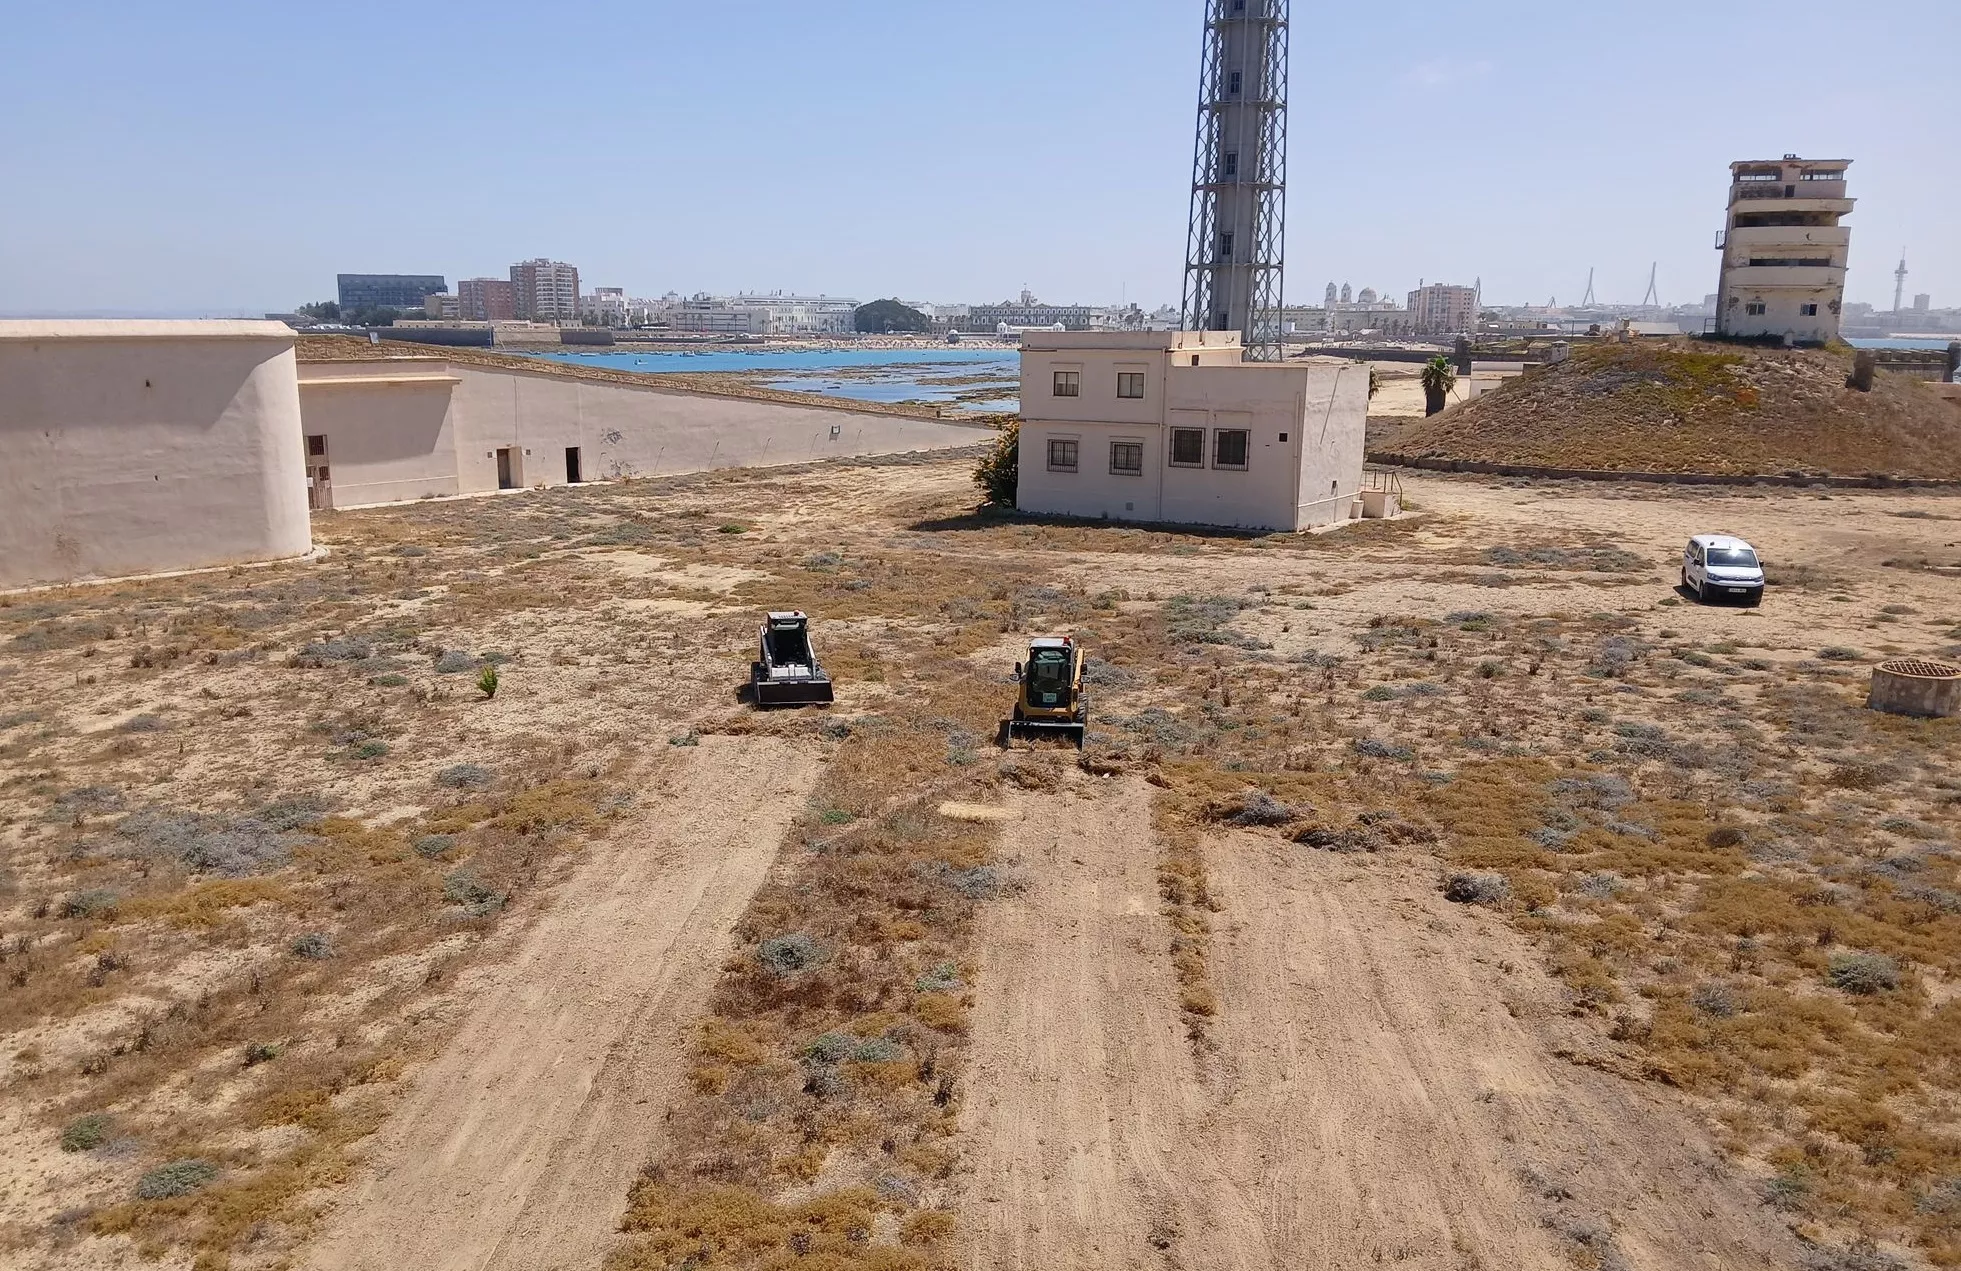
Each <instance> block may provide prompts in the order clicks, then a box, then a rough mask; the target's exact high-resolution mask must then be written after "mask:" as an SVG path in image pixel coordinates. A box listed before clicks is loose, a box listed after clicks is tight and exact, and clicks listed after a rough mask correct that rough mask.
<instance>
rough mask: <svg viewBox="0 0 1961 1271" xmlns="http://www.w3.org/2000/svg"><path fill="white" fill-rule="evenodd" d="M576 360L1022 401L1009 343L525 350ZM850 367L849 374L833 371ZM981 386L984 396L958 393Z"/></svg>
mask: <svg viewBox="0 0 1961 1271" xmlns="http://www.w3.org/2000/svg"><path fill="white" fill-rule="evenodd" d="M528 356H532V357H544V358H550V359H551V360H552V361H554V362H569V363H571V364H572V365H574V366H605V367H611V368H612V369H614V370H619V371H640V372H644V373H650V374H655V375H658V374H661V373H662V372H675V371H688V372H694V373H696V374H707V373H718V374H719V373H736V374H743V375H748V376H750V377H752V378H753V379H754V380H755V382H756V383H758V384H761V385H763V386H765V387H768V388H778V389H788V390H791V391H794V392H799V393H821V394H823V395H824V396H826V397H849V398H851V399H853V400H855V401H861V402H909V401H911V402H945V403H948V404H955V405H957V406H958V407H959V408H960V409H962V410H969V411H1013V410H1018V409H1020V405H1021V403H1020V395H1021V365H1020V355H1019V354H1018V353H1016V352H1015V351H1014V350H1012V349H958V348H947V349H794V350H792V349H785V350H782V351H777V352H772V351H770V350H768V349H714V350H703V351H700V352H691V351H683V350H672V351H662V352H658V353H627V352H620V351H617V350H615V351H611V352H598V351H593V352H583V351H581V352H573V351H571V350H563V351H561V350H556V349H554V350H553V351H551V352H549V353H534V354H529V355H528ZM840 371H848V372H850V374H848V375H840V374H837V372H840ZM955 375H958V376H962V377H965V376H970V375H984V376H986V377H987V379H985V380H983V381H978V382H975V383H971V384H934V383H930V382H927V381H931V380H933V379H937V378H945V377H949V376H955ZM981 392H985V393H987V394H988V397H987V399H986V400H984V401H973V400H968V401H958V402H957V401H956V399H957V398H959V397H960V396H961V395H962V394H974V393H981Z"/></svg>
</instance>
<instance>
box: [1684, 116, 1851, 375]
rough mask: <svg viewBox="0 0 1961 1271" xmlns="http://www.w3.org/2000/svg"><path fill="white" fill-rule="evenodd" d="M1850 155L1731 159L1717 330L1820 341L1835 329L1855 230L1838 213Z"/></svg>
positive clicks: (1845, 204)
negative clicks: (1836, 157) (1842, 157)
mask: <svg viewBox="0 0 1961 1271" xmlns="http://www.w3.org/2000/svg"><path fill="white" fill-rule="evenodd" d="M1850 165H1851V160H1849V159H1801V158H1799V157H1798V156H1797V155H1794V154H1787V155H1785V156H1784V157H1783V158H1782V159H1744V160H1740V161H1738V162H1736V163H1732V164H1730V189H1729V217H1728V223H1727V224H1726V225H1725V226H1724V228H1723V232H1722V234H1721V235H1719V236H1718V237H1717V239H1716V246H1717V248H1718V249H1719V250H1720V251H1721V252H1722V253H1723V259H1722V272H1721V275H1720V277H1719V279H1718V281H1717V285H1716V331H1717V333H1718V334H1721V335H1731V336H1743V337H1750V336H1773V337H1781V338H1782V339H1784V340H1785V341H1786V342H1787V343H1791V344H1822V343H1823V342H1825V341H1826V340H1829V339H1831V338H1832V337H1833V336H1835V335H1837V334H1838V327H1839V316H1840V310H1841V309H1842V308H1843V305H1844V299H1845V264H1846V257H1847V253H1848V252H1849V250H1850V247H1851V239H1852V231H1851V229H1850V228H1849V227H1847V226H1844V225H1841V224H1840V223H1839V219H1840V218H1841V217H1843V216H1845V215H1846V214H1847V213H1849V212H1850V211H1851V210H1852V204H1853V200H1852V199H1849V198H1847V197H1846V196H1845V170H1846V168H1847V167H1849V166H1850Z"/></svg>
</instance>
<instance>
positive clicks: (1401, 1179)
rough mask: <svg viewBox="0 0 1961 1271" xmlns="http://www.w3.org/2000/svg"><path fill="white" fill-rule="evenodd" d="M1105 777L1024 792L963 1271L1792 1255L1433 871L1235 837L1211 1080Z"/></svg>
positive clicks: (985, 1008) (1687, 1132)
mask: <svg viewBox="0 0 1961 1271" xmlns="http://www.w3.org/2000/svg"><path fill="white" fill-rule="evenodd" d="M1083 784H1088V785H1091V786H1093V787H1094V789H1093V790H1090V791H1083V790H1081V789H1080V788H1079V789H1078V790H1076V791H1074V792H1072V791H1069V790H1065V791H1064V792H1063V793H1062V794H1060V795H1056V796H1047V797H1026V796H1024V797H1020V798H1018V799H1017V800H1016V801H1015V810H1016V813H1017V820H1016V821H1015V822H1014V823H1013V825H1012V826H1011V829H1010V848H1009V851H1010V855H1011V856H1019V857H1020V859H1021V862H1022V866H1023V868H1024V869H1025V870H1026V871H1027V874H1028V877H1029V879H1030V887H1029V890H1028V892H1027V893H1026V895H1025V896H1023V897H1022V898H1021V899H1019V900H1017V901H1011V902H1007V903H1004V904H1002V905H999V906H997V907H996V908H994V909H993V910H991V911H990V912H989V914H988V916H987V917H986V919H985V920H984V923H985V930H984V933H983V940H982V945H983V947H984V948H985V949H986V950H988V959H989V960H988V961H987V963H986V964H985V965H984V967H983V974H982V978H981V981H980V985H981V993H980V1001H979V1004H978V1007H977V1010H976V1017H975V1034H976V1037H977V1046H976V1061H975V1081H974V1089H975V1090H976V1091H979V1092H984V1093H981V1094H978V1095H977V1096H976V1104H975V1106H974V1109H973V1113H972V1118H971V1120H972V1127H973V1130H972V1133H973V1139H974V1143H973V1151H974V1156H975V1162H974V1163H975V1179H974V1184H973V1187H972V1188H971V1191H970V1193H969V1196H968V1199H967V1212H966V1214H965V1215H963V1218H964V1221H963V1227H964V1228H965V1229H966V1231H967V1233H968V1243H967V1246H966V1249H965V1254H964V1258H963V1265H965V1266H968V1267H973V1268H976V1269H977V1271H978V1269H979V1268H983V1267H1000V1266H1019V1267H1068V1268H1100V1267H1109V1268H1117V1267H1135V1266H1143V1265H1153V1264H1156V1265H1163V1266H1169V1267H1184V1268H1220V1269H1221V1271H1223V1269H1225V1268H1234V1269H1235V1271H1241V1269H1245V1268H1282V1267H1294V1266H1303V1265H1308V1266H1316V1267H1329V1268H1348V1267H1354V1268H1361V1267H1371V1266H1376V1265H1381V1264H1384V1263H1393V1264H1397V1265H1407V1266H1413V1267H1425V1268H1453V1269H1455V1268H1468V1267H1530V1268H1545V1269H1546V1271H1553V1269H1554V1268H1562V1267H1569V1266H1572V1265H1574V1262H1573V1257H1574V1255H1575V1254H1581V1253H1585V1252H1588V1251H1591V1252H1593V1253H1596V1254H1599V1253H1604V1252H1605V1251H1607V1250H1608V1249H1609V1248H1618V1250H1619V1253H1620V1254H1621V1256H1622V1257H1624V1258H1625V1259H1626V1263H1625V1265H1627V1266H1631V1267H1636V1268H1655V1271H1661V1269H1662V1268H1671V1269H1672V1268H1686V1267H1707V1268H1711V1269H1712V1271H1713V1268H1718V1267H1722V1268H1756V1267H1766V1268H1767V1267H1772V1266H1777V1265H1782V1264H1783V1263H1784V1262H1785V1261H1786V1258H1787V1257H1788V1255H1790V1254H1791V1253H1793V1252H1794V1250H1792V1249H1791V1248H1790V1246H1789V1242H1788V1240H1787V1238H1785V1237H1783V1236H1782V1235H1781V1233H1779V1232H1777V1231H1776V1229H1775V1228H1774V1227H1771V1226H1769V1225H1768V1224H1766V1223H1765V1221H1764V1219H1763V1217H1762V1212H1761V1207H1760V1206H1759V1205H1757V1204H1756V1203H1755V1201H1754V1199H1753V1198H1752V1197H1750V1196H1749V1195H1747V1194H1746V1193H1745V1192H1744V1191H1743V1189H1742V1188H1741V1187H1740V1186H1739V1185H1737V1184H1736V1183H1734V1182H1730V1181H1724V1180H1723V1179H1722V1178H1721V1176H1720V1171H1718V1170H1717V1168H1716V1167H1715V1163H1714V1160H1713V1158H1712V1157H1711V1155H1710V1152H1709V1149H1708V1147H1707V1145H1706V1143H1705V1142H1704V1141H1703V1137H1702V1135H1701V1134H1700V1132H1699V1131H1697V1130H1696V1129H1695V1128H1694V1127H1693V1126H1692V1125H1690V1124H1689V1122H1688V1121H1687V1120H1686V1119H1685V1118H1684V1117H1682V1116H1681V1115H1680V1114H1679V1113H1676V1112H1674V1111H1672V1110H1669V1109H1666V1108H1664V1107H1663V1106H1662V1105H1661V1104H1660V1103H1659V1102H1657V1101H1656V1100H1654V1099H1651V1098H1648V1097H1646V1096H1645V1095H1642V1094H1640V1093H1638V1092H1637V1091H1636V1089H1635V1088H1634V1087H1633V1086H1631V1085H1629V1084H1627V1083H1623V1082H1621V1081H1620V1080H1618V1079H1616V1078H1613V1077H1609V1076H1605V1075H1602V1074H1599V1073H1595V1072H1592V1071H1590V1070H1587V1069H1585V1068H1583V1067H1579V1066H1575V1065H1572V1064H1569V1063H1565V1062H1562V1061H1559V1060H1556V1059H1552V1058H1550V1057H1549V1054H1548V1050H1549V1047H1548V1042H1549V1041H1550V1042H1554V1043H1555V1044H1556V1040H1557V1039H1556V1038H1553V1037H1542V1036H1541V1035H1540V1034H1541V1033H1542V1032H1544V1033H1556V1032H1557V1022H1558V1021H1557V1020H1555V1019H1550V1018H1548V1017H1550V1016H1551V1015H1552V1012H1553V1009H1554V1008H1553V1005H1552V1004H1553V1003H1554V1002H1555V1001H1556V1000H1557V990H1556V989H1555V988H1554V987H1553V986H1552V985H1551V984H1550V983H1549V982H1547V981H1545V980H1544V979H1543V977H1541V976H1540V975H1538V974H1537V973H1536V972H1534V971H1531V970H1528V969H1526V968H1528V967H1529V966H1530V962H1529V954H1528V952H1527V951H1526V950H1525V948H1524V947H1523V946H1518V947H1516V948H1514V947H1513V945H1512V940H1513V938H1512V937H1511V936H1510V935H1509V934H1508V933H1507V932H1505V931H1504V930H1503V928H1502V927H1500V926H1499V924H1497V923H1494V922H1492V921H1490V920H1488V919H1485V918H1482V917H1477V916H1473V915H1470V914H1466V913H1465V912H1463V911H1462V910H1461V909H1457V908H1455V907H1453V906H1450V905H1448V904H1447V903H1445V902H1443V901H1442V900H1441V899H1440V898H1438V897H1437V896H1436V894H1435V893H1436V889H1435V887H1434V886H1433V885H1432V883H1433V880H1432V879H1431V877H1430V873H1429V871H1430V870H1431V869H1432V867H1430V866H1428V865H1427V864H1421V865H1419V864H1416V863H1413V862H1411V863H1407V864H1398V863H1392V862H1390V861H1385V860H1378V861H1372V862H1370V863H1369V864H1368V865H1365V866H1356V865H1352V864H1350V863H1348V862H1347V861H1345V860H1343V859H1342V858H1339V857H1333V856H1330V855H1328V854H1325V853H1311V852H1309V851H1307V850H1306V849H1302V848H1297V847H1293V846H1291V845H1285V844H1281V843H1278V842H1277V841H1275V840H1273V839H1270V838H1262V837H1259V836H1256V835H1254V834H1250V833H1235V834H1232V835H1229V836H1223V837H1221V838H1218V839H1215V840H1214V841H1213V842H1212V844H1211V845H1210V846H1209V847H1208V849H1207V853H1208V859H1210V860H1211V861H1212V862H1213V868H1214V873H1215V880H1214V881H1215V886H1216V888H1217V890H1218V892H1219V893H1220V898H1221V900H1222V901H1223V903H1224V911H1223V914H1222V925H1221V926H1220V929H1219V934H1218V936H1217V938H1216V950H1215V953H1214V960H1215V965H1216V967H1217V977H1216V978H1217V982H1218V983H1219V984H1220V985H1221V986H1222V988H1223V1000H1222V1004H1221V1010H1220V1014H1219V1017H1218V1019H1217V1021H1216V1023H1215V1038H1216V1040H1217V1043H1218V1052H1217V1054H1216V1056H1214V1057H1213V1058H1212V1059H1211V1060H1209V1061H1208V1062H1207V1064H1206V1065H1205V1071H1204V1072H1201V1069H1200V1066H1199V1064H1198V1063H1197V1062H1196V1060H1195V1059H1194V1056H1193V1051H1192V1048H1191V1047H1190V1046H1189V1045H1188V1044H1187V1042H1186V1041H1185V1039H1184V1037H1183V1035H1182V1031H1181V1028H1180V1026H1179V1020H1178V1013H1177V1006H1176V1002H1177V997H1176V992H1175V985H1174V982H1173V977H1172V972H1171V968H1170V964H1169V959H1168V956H1167V954H1166V951H1165V942H1166V929H1165V927H1164V924H1163V920H1162V919H1161V918H1160V917H1159V915H1158V912H1157V908H1158V902H1157V895H1156V884H1155V877H1154V861H1155V849H1154V847H1153V845H1152V835H1151V826H1150V817H1149V806H1150V796H1151V794H1152V791H1151V789H1150V787H1148V786H1147V785H1145V784H1144V783H1143V782H1142V781H1141V780H1135V779H1130V780H1124V781H1121V782H1116V781H1102V782H1079V786H1080V785H1083ZM1084 799H1088V800H1090V801H1088V802H1084V801H1083V800H1084ZM1462 948H1476V949H1478V950H1481V951H1482V952H1480V953H1479V954H1476V955H1474V956H1473V957H1471V958H1470V959H1468V960H1467V959H1466V958H1464V957H1462V956H1461V955H1460V954H1459V953H1458V952H1457V950H1460V949H1462ZM1508 953H1509V954H1510V955H1511V956H1510V957H1507V956H1506V954H1508ZM1514 959H1515V961H1514ZM1500 964H1503V966H1504V968H1505V969H1501V965H1500ZM1610 1216H1611V1217H1610Z"/></svg>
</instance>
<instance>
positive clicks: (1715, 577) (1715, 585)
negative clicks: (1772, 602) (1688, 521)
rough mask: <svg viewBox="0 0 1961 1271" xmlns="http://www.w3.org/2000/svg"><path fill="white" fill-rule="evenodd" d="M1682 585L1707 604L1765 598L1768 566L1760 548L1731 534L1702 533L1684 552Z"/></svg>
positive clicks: (1761, 599)
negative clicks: (1758, 549)
mask: <svg viewBox="0 0 1961 1271" xmlns="http://www.w3.org/2000/svg"><path fill="white" fill-rule="evenodd" d="M1682 586H1683V587H1684V588H1686V589H1687V590H1689V591H1692V592H1694V593H1695V598H1696V599H1697V600H1699V601H1701V602H1702V603H1704V604H1708V603H1710V602H1711V601H1718V600H1740V601H1742V602H1743V603H1744V604H1746V605H1756V604H1759V603H1761V602H1762V601H1763V598H1764V564H1763V562H1762V561H1761V560H1759V559H1757V549H1756V548H1754V547H1752V546H1750V545H1749V544H1748V543H1746V542H1744V541H1743V540H1742V539H1740V538H1736V537H1734V536H1732V535H1729V534H1698V535H1696V536H1695V537H1694V538H1692V539H1690V540H1689V545H1688V546H1687V547H1685V548H1683V549H1682Z"/></svg>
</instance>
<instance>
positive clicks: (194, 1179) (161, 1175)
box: [136, 1159, 218, 1200]
mask: <svg viewBox="0 0 1961 1271" xmlns="http://www.w3.org/2000/svg"><path fill="white" fill-rule="evenodd" d="M217 1177H218V1167H217V1166H216V1165H213V1164H212V1163H211V1162H209V1161H200V1160H195V1159H185V1160H178V1161H171V1162H169V1163H167V1164H164V1165H159V1166H157V1167H156V1168H155V1169H153V1170H151V1171H149V1172H148V1173H147V1174H145V1175H143V1177H142V1178H140V1179H138V1180H137V1181H136V1198H137V1199H138V1200H169V1199H170V1198H172V1197H173V1196H188V1195H190V1194H191V1193H192V1192H194V1191H197V1190H199V1189H200V1188H203V1187H204V1186H206V1185H207V1184H209V1183H210V1182H211V1181H212V1180H214V1179H216V1178H217Z"/></svg>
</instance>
